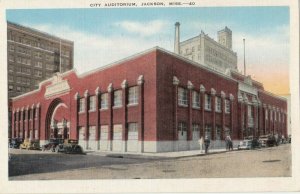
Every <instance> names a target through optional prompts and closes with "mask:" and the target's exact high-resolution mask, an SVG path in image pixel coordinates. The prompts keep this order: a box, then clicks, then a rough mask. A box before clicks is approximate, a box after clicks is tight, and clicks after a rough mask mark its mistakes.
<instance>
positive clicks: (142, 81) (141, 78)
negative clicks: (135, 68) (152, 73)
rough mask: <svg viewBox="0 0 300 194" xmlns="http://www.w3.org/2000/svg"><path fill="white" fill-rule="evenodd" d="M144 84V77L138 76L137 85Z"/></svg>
mask: <svg viewBox="0 0 300 194" xmlns="http://www.w3.org/2000/svg"><path fill="white" fill-rule="evenodd" d="M143 83H144V76H143V75H140V76H139V78H138V79H137V84H138V85H142V84H143Z"/></svg>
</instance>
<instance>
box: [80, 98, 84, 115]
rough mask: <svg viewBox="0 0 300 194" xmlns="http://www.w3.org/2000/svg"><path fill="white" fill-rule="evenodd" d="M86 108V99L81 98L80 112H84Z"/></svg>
mask: <svg viewBox="0 0 300 194" xmlns="http://www.w3.org/2000/svg"><path fill="white" fill-rule="evenodd" d="M84 110H85V99H84V98H81V99H79V112H84Z"/></svg>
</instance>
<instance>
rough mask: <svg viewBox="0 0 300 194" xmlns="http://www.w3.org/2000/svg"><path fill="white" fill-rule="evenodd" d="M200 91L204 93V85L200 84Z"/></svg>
mask: <svg viewBox="0 0 300 194" xmlns="http://www.w3.org/2000/svg"><path fill="white" fill-rule="evenodd" d="M200 92H201V93H204V92H205V87H204V86H203V85H202V84H201V85H200Z"/></svg>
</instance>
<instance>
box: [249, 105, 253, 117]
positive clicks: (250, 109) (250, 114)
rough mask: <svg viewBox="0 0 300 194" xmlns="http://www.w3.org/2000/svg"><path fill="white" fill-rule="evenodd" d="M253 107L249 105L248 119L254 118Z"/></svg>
mask: <svg viewBox="0 0 300 194" xmlns="http://www.w3.org/2000/svg"><path fill="white" fill-rule="evenodd" d="M252 116H253V115H252V107H251V105H248V117H250V118H252Z"/></svg>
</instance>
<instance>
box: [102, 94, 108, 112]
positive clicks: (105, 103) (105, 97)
mask: <svg viewBox="0 0 300 194" xmlns="http://www.w3.org/2000/svg"><path fill="white" fill-rule="evenodd" d="M107 108H108V93H104V94H101V109H107Z"/></svg>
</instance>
